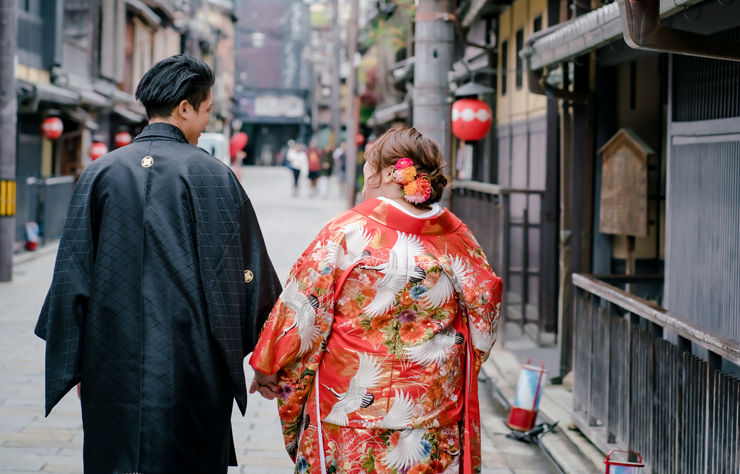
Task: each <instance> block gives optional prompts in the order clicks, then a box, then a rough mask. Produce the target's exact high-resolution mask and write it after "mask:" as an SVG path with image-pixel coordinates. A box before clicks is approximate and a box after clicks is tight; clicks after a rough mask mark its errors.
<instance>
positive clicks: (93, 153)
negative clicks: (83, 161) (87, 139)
mask: <svg viewBox="0 0 740 474" xmlns="http://www.w3.org/2000/svg"><path fill="white" fill-rule="evenodd" d="M106 153H108V147H107V146H105V143H103V142H100V141H94V142H93V143H92V145H91V146H90V158H92V159H93V161H95V160H97V159H98V158H100V157H101V156H103V155H105V154H106Z"/></svg>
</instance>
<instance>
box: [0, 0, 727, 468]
mask: <svg viewBox="0 0 740 474" xmlns="http://www.w3.org/2000/svg"><path fill="white" fill-rule="evenodd" d="M620 3H623V2H621V0H616V1H613V0H591V1H582V0H269V1H266V0H238V1H236V0H0V112H2V113H0V282H3V283H0V472H22V471H23V470H30V471H38V470H45V471H47V472H75V470H77V472H79V469H81V464H80V450H81V442H82V433H81V429H80V420H79V408H78V403H77V400H76V399H75V396H74V395H73V394H71V395H69V396H68V397H67V398H66V399H65V400H64V401H63V403H62V404H61V405H60V406H59V407H58V408H57V409H56V411H55V412H54V414H53V415H52V417H50V418H49V419H46V420H44V419H43V418H42V416H41V408H42V398H43V397H42V395H43V394H42V379H43V344H42V343H41V341H39V340H38V339H36V338H35V337H34V336H33V335H32V329H33V325H34V323H35V321H36V317H37V314H38V312H39V309H40V307H41V304H42V302H43V297H44V294H45V292H46V290H47V288H48V285H49V281H50V278H51V271H52V265H53V261H54V254H55V248H56V247H55V245H56V244H57V242H58V239H59V237H60V235H61V231H62V226H63V224H64V221H65V218H66V215H67V208H68V205H69V202H70V197H71V195H72V191H73V189H74V186H75V184H76V182H77V179H78V178H79V176H80V174H81V173H82V171H83V170H84V169H85V167H86V166H88V165H89V164H90V163H91V162H92V161H93V160H96V159H97V158H99V157H101V156H103V155H104V154H105V153H107V151H108V150H113V149H116V148H119V147H123V146H127V144H129V143H130V142H131V140H132V139H134V138H135V137H136V136H137V135H138V134H139V133H141V131H142V129H143V128H144V127H145V126H146V125H147V123H148V122H147V117H146V112H145V110H144V108H143V106H142V105H141V104H140V103H139V102H138V101H137V100H136V98H135V96H134V94H135V91H136V87H137V85H138V84H139V81H140V79H141V77H142V75H143V74H144V73H145V72H146V71H147V70H148V69H149V68H151V67H152V65H153V64H155V63H156V62H157V61H160V60H162V59H164V58H167V57H169V56H172V55H175V54H188V55H191V56H193V57H196V58H199V59H201V60H203V61H204V62H206V63H207V64H208V65H209V66H210V67H211V68H212V69H213V70H214V72H215V76H216V82H215V85H214V86H213V88H212V99H213V102H214V106H213V110H212V113H211V116H210V122H209V123H208V125H207V127H206V130H205V133H203V134H202V135H201V137H200V141H199V143H198V145H199V146H200V147H202V148H204V149H205V150H207V151H208V152H209V153H211V154H212V155H214V156H215V157H216V158H218V159H219V160H221V161H223V162H224V163H225V164H227V165H229V166H231V167H232V169H233V171H234V172H235V173H236V174H238V175H241V177H242V179H243V184H244V186H245V187H246V189H247V190H248V192H249V193H250V195H251V196H252V198H253V200H254V203H255V207H256V209H257V214H258V216H259V217H260V220H261V222H262V228H263V231H264V232H265V234H266V236H267V238H268V248H269V250H270V253H271V255H272V257H273V261H274V263H275V265H276V267H277V269H278V272H279V274H280V277H281V278H285V275H286V274H287V272H288V268H289V265H290V264H292V262H293V261H294V260H295V259H296V258H297V257H298V256H299V255H300V253H301V252H302V251H303V247H304V246H305V245H306V244H307V243H308V242H309V241H310V240H311V238H312V236H313V235H315V233H316V232H317V231H318V230H319V229H320V228H321V226H322V225H323V223H324V222H326V220H328V219H329V217H331V216H332V215H334V214H335V213H337V212H339V211H340V210H342V209H347V208H350V207H353V206H354V205H356V204H357V203H358V202H359V201H360V200H361V197H360V196H359V195H358V191H359V190H360V189H361V188H362V186H363V176H362V166H363V164H364V163H365V154H366V153H367V152H368V151H369V150H371V149H372V146H373V144H374V142H375V140H377V138H378V137H379V136H381V135H382V134H383V133H384V132H386V131H387V130H389V129H391V128H394V127H415V128H417V129H418V130H419V131H420V132H421V133H423V134H424V135H425V136H428V137H430V138H432V139H434V140H435V141H436V142H437V143H439V145H440V149H441V151H442V154H443V155H444V157H445V159H446V161H447V164H446V166H447V168H446V174H447V175H448V176H449V178H450V179H451V183H452V184H451V185H450V187H449V189H448V190H447V191H446V192H445V195H444V197H443V200H442V203H443V205H445V206H446V207H448V208H449V209H450V210H451V211H452V212H454V213H455V215H457V216H458V217H459V218H460V219H461V220H462V221H463V222H464V223H465V224H466V225H467V226H468V227H469V228H470V230H471V231H472V232H473V234H474V235H475V237H476V239H477V240H478V242H479V243H480V246H481V248H482V249H483V251H484V252H485V254H486V256H487V259H488V261H489V263H490V264H491V267H492V268H493V270H494V271H495V272H496V273H497V274H498V275H499V276H500V277H501V278H502V279H503V281H504V295H503V296H504V298H503V301H502V308H501V318H502V320H501V324H500V326H499V343H497V345H496V349H495V350H494V353H493V355H492V357H491V359H490V361H489V363H487V364H486V365H485V366H484V376H485V377H483V380H482V381H481V383H482V385H484V386H485V387H486V390H489V389H490V390H491V391H492V392H491V395H495V396H496V397H495V398H496V399H497V400H499V401H500V402H501V403H499V404H498V405H497V404H496V403H493V402H492V403H493V404H492V405H491V406H490V407H488V408H487V410H488V413H489V414H490V417H489V418H488V422H487V423H485V424H484V432H485V433H484V434H485V436H484V447H485V448H484V449H486V450H488V451H484V452H487V456H488V457H487V458H486V460H484V466H485V469H486V470H487V471H486V472H500V473H502V474H503V473H509V472H517V473H523V472H528V471H530V472H549V471H548V470H549V469H550V467H547V466H551V465H552V464H541V462H542V459H543V458H542V457H541V454H540V451H539V449H535V448H533V447H532V446H525V445H521V444H517V443H515V442H513V441H511V440H508V439H506V438H505V437H504V436H503V433H505V432H507V431H508V428H504V425H503V424H502V419H504V418H506V410H505V406H506V405H507V404H510V403H513V402H514V400H515V398H516V397H515V387H516V385H517V381H518V377H519V373H520V371H521V369H522V367H521V366H522V365H523V364H524V365H526V364H528V363H530V362H531V364H533V365H534V366H537V367H539V368H540V369H541V368H542V367H544V368H545V369H546V370H547V375H546V377H545V378H544V379H543V380H544V381H545V383H544V385H543V387H542V397H541V402H540V406H539V418H538V422H543V421H549V422H556V421H557V422H559V423H560V424H559V426H558V428H557V429H556V430H555V431H554V432H553V433H551V434H548V435H545V436H543V437H542V446H543V449H544V450H545V451H546V452H547V453H549V455H550V456H551V457H553V458H554V460H555V463H556V464H557V465H558V466H560V468H561V469H562V470H563V471H564V472H568V473H569V474H575V473H584V472H599V471H600V472H603V470H604V467H603V462H604V458H605V456H606V455H607V453H609V452H610V451H611V450H627V449H629V450H631V451H634V452H636V453H639V454H640V455H641V456H642V458H643V459H644V461H645V464H646V466H645V471H644V472H645V473H646V474H648V473H649V474H653V473H655V474H678V473H689V474H693V473H700V472H701V473H706V474H710V473H711V474H714V473H723V474H724V473H732V474H740V449H738V446H740V298H739V297H738V295H740V278H738V277H737V275H740V238H739V237H738V229H740V186H738V183H740V2H732V1H725V0H703V1H699V2H697V1H695V0H667V1H661V2H650V1H649V0H630V2H627V3H628V4H630V5H633V6H634V11H635V12H638V11H639V12H640V13H639V15H640V17H639V18H638V19H634V18H632V17H630V18H632V19H631V20H629V21H628V19H627V16H626V15H627V13H626V10H625V9H624V8H622V9H620ZM637 24H639V25H646V26H645V28H647V29H648V30H649V31H648V30H644V31H643V30H641V31H634V25H637ZM667 28H671V29H667ZM625 38H627V40H625ZM639 38H642V39H643V40H645V38H662V39H660V40H656V41H655V42H653V43H649V44H648V43H645V41H641V40H639ZM666 38H667V39H666ZM687 45H691V46H690V48H691V49H690V50H688V49H687V48H689V46H687ZM308 175H310V176H313V177H316V179H314V180H313V181H309V180H308V179H307V176H308ZM294 177H295V179H296V180H297V182H298V187H297V188H294V187H293V178H294ZM530 359H532V360H531V361H530ZM491 400H493V398H492V399H491ZM273 408H274V406H273V405H272V404H271V403H265V402H263V401H261V400H259V399H256V398H254V397H253V398H252V402H251V404H250V407H249V410H250V411H249V414H248V416H247V417H246V418H245V419H241V418H238V419H236V418H235V421H234V429H235V433H236V435H237V447H238V449H239V451H240V453H241V456H242V459H247V461H243V464H244V466H243V468H242V469H245V471H244V472H255V473H256V472H279V473H280V472H286V473H287V472H288V471H290V470H291V466H290V462H289V461H288V459H287V457H286V456H285V455H284V453H283V450H282V448H281V447H280V445H281V442H280V435H279V430H278V428H277V421H276V420H277V418H276V417H275V412H274V410H273ZM529 408H531V409H535V408H536V407H534V406H532V407H529ZM512 443H514V444H512ZM633 456H634V458H635V459H636V458H637V456H636V455H633ZM497 469H498V471H497ZM280 470H282V471H280ZM147 474H149V473H147Z"/></svg>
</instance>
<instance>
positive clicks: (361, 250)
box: [329, 222, 371, 271]
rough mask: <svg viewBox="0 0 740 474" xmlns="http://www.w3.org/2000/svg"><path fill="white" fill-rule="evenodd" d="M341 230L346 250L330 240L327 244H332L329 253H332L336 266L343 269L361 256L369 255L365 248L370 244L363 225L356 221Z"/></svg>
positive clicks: (369, 237)
mask: <svg viewBox="0 0 740 474" xmlns="http://www.w3.org/2000/svg"><path fill="white" fill-rule="evenodd" d="M341 232H342V233H343V234H344V243H345V246H346V248H347V251H346V252H345V251H344V249H343V248H342V246H341V245H339V244H337V243H336V242H333V241H332V242H330V243H329V245H332V246H333V249H332V250H330V252H329V254H330V255H332V257H333V259H334V261H335V262H336V265H337V267H339V269H340V270H342V271H344V270H346V269H348V268H349V267H351V266H352V265H354V264H355V263H357V262H359V261H360V260H361V259H362V258H363V257H366V256H368V255H370V252H368V251H367V250H365V249H366V248H367V246H368V245H370V240H371V236H370V235H369V234H368V233H367V230H366V229H365V227H364V226H362V225H360V224H358V223H356V222H355V223H353V224H348V225H346V226H344V227H343V228H342V230H341Z"/></svg>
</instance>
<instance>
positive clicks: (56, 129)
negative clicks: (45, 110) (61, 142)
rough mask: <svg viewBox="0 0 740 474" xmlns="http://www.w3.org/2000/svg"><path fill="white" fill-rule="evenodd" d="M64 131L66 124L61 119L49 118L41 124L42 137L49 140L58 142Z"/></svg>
mask: <svg viewBox="0 0 740 474" xmlns="http://www.w3.org/2000/svg"><path fill="white" fill-rule="evenodd" d="M63 131H64V124H63V123H62V119H60V118H59V117H47V118H45V119H44V121H43V122H41V135H42V136H43V137H44V138H46V139H48V140H56V139H57V138H59V137H60V136H62V132H63Z"/></svg>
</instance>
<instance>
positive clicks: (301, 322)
mask: <svg viewBox="0 0 740 474" xmlns="http://www.w3.org/2000/svg"><path fill="white" fill-rule="evenodd" d="M280 301H282V302H283V304H284V305H285V306H287V307H288V308H290V309H292V310H293V312H294V313H295V315H294V316H293V318H294V319H293V324H292V325H291V326H290V327H288V328H287V329H286V330H285V331H283V332H282V334H280V336H278V339H280V338H282V337H284V336H285V335H287V334H288V332H289V331H290V330H292V329H293V328H295V327H297V328H298V336H299V337H300V339H301V347H300V349H299V350H298V355H299V356H300V355H303V354H305V353H306V352H308V351H309V350H310V349H311V347H313V344H314V342H315V341H316V340H317V339H318V338H319V336H320V335H321V330H320V328H319V326H317V325H316V309H317V308H318V307H319V299H318V298H317V297H316V296H315V295H310V296H308V297H306V295H304V294H303V293H301V292H300V291H299V288H298V281H297V280H296V279H295V278H291V280H290V281H289V282H288V284H287V285H286V286H285V289H284V290H283V292H282V293H281V294H280Z"/></svg>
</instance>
